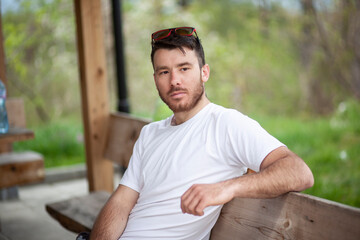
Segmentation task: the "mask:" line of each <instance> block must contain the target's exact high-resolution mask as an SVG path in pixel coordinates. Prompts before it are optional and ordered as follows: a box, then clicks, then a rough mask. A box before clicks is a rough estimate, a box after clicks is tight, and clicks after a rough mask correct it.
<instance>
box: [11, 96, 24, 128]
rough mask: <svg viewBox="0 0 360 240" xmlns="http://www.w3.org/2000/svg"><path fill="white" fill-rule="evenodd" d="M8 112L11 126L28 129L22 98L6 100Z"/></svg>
mask: <svg viewBox="0 0 360 240" xmlns="http://www.w3.org/2000/svg"><path fill="white" fill-rule="evenodd" d="M6 111H7V114H8V120H9V126H11V127H22V128H25V127H26V118H25V108H24V101H23V99H21V98H8V99H7V100H6Z"/></svg>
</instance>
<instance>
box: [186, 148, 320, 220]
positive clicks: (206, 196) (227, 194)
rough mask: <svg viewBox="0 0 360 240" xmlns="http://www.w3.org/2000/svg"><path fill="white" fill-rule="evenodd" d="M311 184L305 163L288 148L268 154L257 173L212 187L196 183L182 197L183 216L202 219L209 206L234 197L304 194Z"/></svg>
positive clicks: (311, 178) (311, 180) (310, 173)
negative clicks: (294, 192)
mask: <svg viewBox="0 0 360 240" xmlns="http://www.w3.org/2000/svg"><path fill="white" fill-rule="evenodd" d="M313 184H314V177H313V174H312V172H311V170H310V168H309V167H308V166H307V165H306V163H305V162H304V161H303V160H302V159H301V158H300V157H298V156H297V155H296V154H295V153H293V152H291V151H290V150H289V149H288V148H287V147H279V148H277V149H275V150H273V151H272V152H270V153H269V154H268V155H267V156H266V157H265V159H264V160H263V161H262V163H261V166H260V172H258V173H254V174H248V175H244V176H241V177H238V178H234V179H229V180H226V181H223V182H219V183H215V184H195V185H193V186H192V187H190V188H189V189H188V190H187V191H186V192H185V193H184V194H183V196H182V197H181V209H182V211H183V213H189V214H193V215H198V216H202V215H203V214H204V209H205V208H206V207H208V206H215V205H221V204H225V203H227V202H229V201H231V200H232V199H233V198H234V197H242V198H272V197H277V196H279V195H281V194H284V193H287V192H290V191H303V190H305V189H307V188H309V187H312V186H313Z"/></svg>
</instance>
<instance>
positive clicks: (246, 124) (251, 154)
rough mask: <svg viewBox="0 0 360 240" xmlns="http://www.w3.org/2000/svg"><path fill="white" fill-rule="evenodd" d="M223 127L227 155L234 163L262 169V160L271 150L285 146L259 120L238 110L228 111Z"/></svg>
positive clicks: (255, 169)
mask: <svg viewBox="0 0 360 240" xmlns="http://www.w3.org/2000/svg"><path fill="white" fill-rule="evenodd" d="M223 127H224V130H223V134H224V135H225V136H224V138H225V139H226V140H225V141H224V144H225V146H224V149H226V152H225V154H226V156H227V157H228V158H229V159H230V160H231V162H232V163H234V164H236V165H239V164H240V165H243V166H245V167H248V168H250V169H252V170H254V171H259V170H260V165H261V163H262V161H263V160H264V159H265V157H266V156H267V155H268V154H269V153H270V152H272V151H273V150H275V149H276V148H278V147H281V146H285V145H284V144H283V143H281V142H280V141H279V140H278V139H276V138H275V137H273V136H272V135H270V134H269V133H268V132H267V131H266V130H265V129H264V128H262V127H261V126H260V124H259V123H258V122H256V121H255V120H253V119H251V118H249V117H247V116H245V115H243V114H242V113H240V112H237V111H231V112H229V113H228V116H227V117H226V120H225V124H224V126H223Z"/></svg>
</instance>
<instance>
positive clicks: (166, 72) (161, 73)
mask: <svg viewBox="0 0 360 240" xmlns="http://www.w3.org/2000/svg"><path fill="white" fill-rule="evenodd" d="M168 73H169V71H167V70H164V71H160V72H159V73H158V74H159V75H165V74H168Z"/></svg>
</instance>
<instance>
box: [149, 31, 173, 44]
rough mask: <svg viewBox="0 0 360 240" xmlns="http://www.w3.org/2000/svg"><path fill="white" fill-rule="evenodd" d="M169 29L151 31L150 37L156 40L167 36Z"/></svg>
mask: <svg viewBox="0 0 360 240" xmlns="http://www.w3.org/2000/svg"><path fill="white" fill-rule="evenodd" d="M170 31H171V30H170V29H165V30H161V31H158V32H156V33H153V35H152V38H153V39H154V40H155V41H156V40H159V39H162V38H166V37H167V36H169V35H170Z"/></svg>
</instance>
